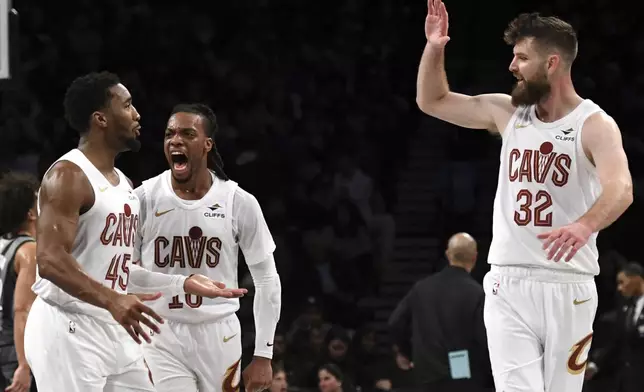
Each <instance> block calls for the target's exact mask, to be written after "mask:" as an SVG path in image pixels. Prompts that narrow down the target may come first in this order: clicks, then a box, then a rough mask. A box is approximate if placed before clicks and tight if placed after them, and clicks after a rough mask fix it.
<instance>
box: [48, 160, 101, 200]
mask: <svg viewBox="0 0 644 392" xmlns="http://www.w3.org/2000/svg"><path fill="white" fill-rule="evenodd" d="M41 188H44V189H51V188H60V190H67V191H69V192H70V193H72V192H74V191H76V190H78V189H85V188H87V189H91V185H90V183H89V178H88V177H87V174H85V171H84V170H83V169H82V168H81V167H80V166H79V165H77V164H76V163H74V162H72V161H69V160H58V161H57V162H55V163H54V164H53V165H52V166H51V167H50V168H49V170H47V172H46V173H45V175H44V176H43V180H42V182H41Z"/></svg>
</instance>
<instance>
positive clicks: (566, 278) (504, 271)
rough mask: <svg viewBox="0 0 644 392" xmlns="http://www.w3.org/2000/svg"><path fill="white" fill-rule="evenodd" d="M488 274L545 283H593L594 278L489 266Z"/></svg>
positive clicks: (557, 271)
mask: <svg viewBox="0 0 644 392" xmlns="http://www.w3.org/2000/svg"><path fill="white" fill-rule="evenodd" d="M490 272H492V273H495V274H499V275H502V276H509V277H512V278H518V279H525V280H534V281H539V282H547V283H584V282H592V281H594V278H595V277H594V276H593V275H590V274H582V273H579V272H573V271H563V270H556V269H548V268H536V267H520V266H508V265H491V266H490Z"/></svg>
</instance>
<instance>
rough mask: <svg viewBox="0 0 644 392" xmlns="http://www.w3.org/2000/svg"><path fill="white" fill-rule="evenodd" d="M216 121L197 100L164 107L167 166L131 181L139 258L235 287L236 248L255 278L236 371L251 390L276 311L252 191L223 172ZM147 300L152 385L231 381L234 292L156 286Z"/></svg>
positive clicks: (192, 390)
mask: <svg viewBox="0 0 644 392" xmlns="http://www.w3.org/2000/svg"><path fill="white" fill-rule="evenodd" d="M216 129H217V120H216V117H215V114H214V113H213V112H212V110H211V109H210V108H208V107H207V106H205V105H202V104H181V105H177V106H176V107H175V108H174V109H173V111H172V114H171V117H170V119H169V120H168V124H167V127H166V130H165V141H164V151H165V156H166V159H167V161H168V164H169V165H170V170H167V171H165V172H163V173H162V174H160V175H158V176H156V177H154V178H151V179H149V180H147V181H144V182H143V184H142V185H141V186H140V187H139V188H137V189H136V190H135V193H136V194H137V196H138V197H139V199H140V200H141V224H140V231H139V233H140V235H141V238H140V239H139V241H140V252H141V263H142V265H143V267H144V268H145V269H148V270H151V271H156V272H163V273H167V274H182V275H190V274H194V273H200V274H203V275H205V276H208V277H209V278H211V279H213V280H215V281H219V282H222V283H224V284H225V285H226V286H228V287H233V288H234V287H237V284H238V282H237V274H238V270H237V268H238V253H239V250H240V249H241V251H242V252H243V254H244V258H245V261H246V264H247V265H248V268H249V270H250V273H251V275H252V278H253V281H254V283H255V298H254V307H253V309H254V313H255V330H256V337H255V353H254V358H253V360H252V362H251V363H250V364H249V366H248V367H247V368H246V369H245V370H244V373H243V378H244V385H245V388H246V390H247V391H249V392H258V391H261V390H264V389H267V388H269V387H270V385H271V382H272V370H271V364H270V361H271V358H272V352H273V347H272V346H273V337H274V335H275V328H276V325H277V321H278V319H279V315H280V306H281V285H280V280H279V276H278V274H277V271H276V269H275V260H274V259H273V251H274V250H275V243H274V242H273V238H272V236H271V233H270V231H269V229H268V227H267V225H266V221H265V220H264V217H263V214H262V211H261V208H260V206H259V203H258V202H257V200H256V199H255V197H253V196H252V195H251V194H250V193H248V192H246V191H244V190H243V189H241V188H240V187H239V186H238V185H237V183H235V182H234V181H232V180H229V179H228V177H227V176H226V174H225V173H224V171H223V163H222V161H221V157H220V156H219V153H218V152H217V150H216V146H215V144H214V141H213V138H214V135H215V132H216ZM209 166H210V167H211V168H212V171H211V170H210V169H209ZM132 289H133V290H136V289H137V288H135V287H132ZM151 307H152V308H153V309H154V311H155V312H157V313H158V314H159V315H161V316H162V317H163V318H164V319H166V320H167V321H166V323H165V324H164V325H162V326H161V335H159V336H155V337H154V339H153V342H152V344H151V345H147V346H145V347H144V349H143V352H144V355H145V360H146V362H147V363H148V366H149V367H150V371H151V372H152V378H153V380H154V383H155V386H156V388H157V391H159V392H174V391H182V392H196V391H208V392H233V391H237V390H238V388H239V379H240V369H241V364H240V361H241V355H242V348H241V328H240V325H239V320H238V319H237V316H236V315H235V312H236V311H237V310H238V309H239V301H238V300H237V299H227V298H218V299H206V298H201V297H199V296H193V295H175V296H164V297H162V298H161V299H159V300H157V301H155V302H153V303H152V304H151Z"/></svg>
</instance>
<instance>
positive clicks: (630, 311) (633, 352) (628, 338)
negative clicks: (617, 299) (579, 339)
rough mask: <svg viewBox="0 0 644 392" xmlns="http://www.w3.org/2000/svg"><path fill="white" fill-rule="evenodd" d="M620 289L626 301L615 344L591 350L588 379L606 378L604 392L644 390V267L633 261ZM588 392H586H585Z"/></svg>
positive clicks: (624, 271)
mask: <svg viewBox="0 0 644 392" xmlns="http://www.w3.org/2000/svg"><path fill="white" fill-rule="evenodd" d="M617 290H618V291H619V293H620V294H621V296H622V297H623V298H624V300H625V302H624V304H623V306H621V307H619V308H618V309H617V318H616V321H615V325H614V330H613V334H612V341H610V342H609V344H608V345H607V346H606V347H604V348H603V349H599V347H598V348H597V349H591V355H590V360H589V361H588V366H587V368H586V373H585V377H586V380H590V379H593V378H595V377H596V376H597V377H601V378H605V379H606V381H608V383H607V384H608V385H603V384H602V392H615V391H617V392H640V391H642V390H644V387H643V385H644V267H642V265H640V264H638V263H635V262H632V263H628V264H626V265H625V266H624V267H622V268H621V270H620V272H619V273H618V274H617ZM584 391H585V390H584Z"/></svg>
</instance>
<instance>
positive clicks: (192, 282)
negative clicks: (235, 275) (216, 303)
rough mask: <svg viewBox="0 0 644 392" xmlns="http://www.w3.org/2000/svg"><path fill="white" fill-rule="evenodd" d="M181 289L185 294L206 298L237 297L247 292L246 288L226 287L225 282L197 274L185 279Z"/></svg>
mask: <svg viewBox="0 0 644 392" xmlns="http://www.w3.org/2000/svg"><path fill="white" fill-rule="evenodd" d="M183 291H185V292H186V294H193V295H200V296H202V297H206V298H239V297H243V296H244V294H246V293H247V292H248V290H246V289H229V288H226V285H225V284H223V283H221V282H217V281H214V280H212V279H209V278H208V277H207V276H204V275H199V274H196V275H192V276H191V277H189V278H188V279H186V281H185V283H184V284H183Z"/></svg>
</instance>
